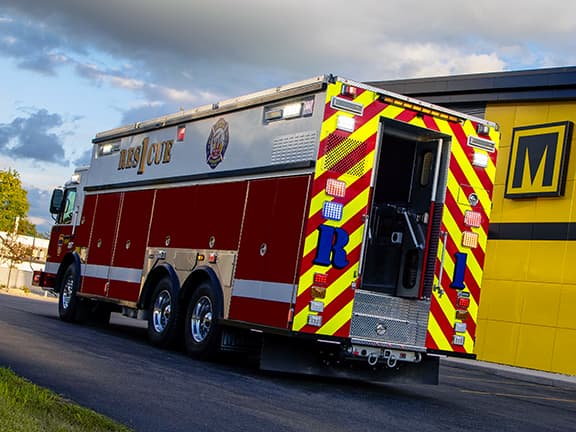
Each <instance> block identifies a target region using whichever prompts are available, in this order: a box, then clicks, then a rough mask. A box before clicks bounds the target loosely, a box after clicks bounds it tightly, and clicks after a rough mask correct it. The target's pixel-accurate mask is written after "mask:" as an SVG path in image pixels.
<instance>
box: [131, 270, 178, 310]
mask: <svg viewBox="0 0 576 432" xmlns="http://www.w3.org/2000/svg"><path fill="white" fill-rule="evenodd" d="M165 276H168V277H169V278H170V279H172V282H173V283H175V287H176V288H177V289H178V288H179V285H180V284H179V281H178V277H177V276H176V273H175V272H174V269H172V267H169V266H163V265H161V266H158V267H156V268H154V270H152V271H151V272H150V273H149V274H148V277H147V278H146V282H144V288H143V289H142V294H141V295H140V301H139V302H138V307H139V308H140V309H144V310H146V309H148V306H150V300H151V299H152V294H153V292H154V287H156V284H157V283H158V282H159V281H160V279H162V278H163V277H165Z"/></svg>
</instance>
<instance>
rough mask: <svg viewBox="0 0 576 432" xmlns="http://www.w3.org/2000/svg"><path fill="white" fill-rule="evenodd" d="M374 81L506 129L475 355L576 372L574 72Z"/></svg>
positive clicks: (514, 363)
mask: <svg viewBox="0 0 576 432" xmlns="http://www.w3.org/2000/svg"><path fill="white" fill-rule="evenodd" d="M371 84H372V85H376V86H380V87H383V88H386V89H387V90H392V91H396V92H398V93H402V94H405V95H408V96H413V97H417V98H419V99H424V100H427V101H430V102H433V103H436V104H439V105H444V106H447V107H450V108H453V109H456V110H459V111H464V112H467V113H469V114H474V115H477V116H479V117H485V118H487V119H489V120H492V121H495V122H497V123H498V124H499V125H500V129H501V133H502V136H501V143H500V149H499V153H498V162H497V165H496V169H497V171H496V182H495V187H494V191H493V197H494V203H493V210H492V216H491V224H490V230H489V235H488V247H487V256H486V266H485V273H484V281H483V284H482V294H481V299H480V310H479V318H478V330H477V331H478V332H477V341H476V354H477V356H478V359H480V360H485V361H491V362H496V363H502V364H508V365H513V366H520V367H527V368H532V369H539V370H544V371H552V372H559V373H564V374H570V375H576V360H575V359H576V148H574V146H575V143H574V139H575V136H574V133H573V125H574V123H576V67H570V68H555V69H541V70H531V71H520V72H502V73H489V74H474V75H461V76H452V77H440V78H424V79H414V80H401V81H380V82H373V83H371Z"/></svg>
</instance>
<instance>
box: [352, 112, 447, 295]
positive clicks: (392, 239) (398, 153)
mask: <svg viewBox="0 0 576 432" xmlns="http://www.w3.org/2000/svg"><path fill="white" fill-rule="evenodd" d="M380 137H381V138H380V140H381V146H380V149H379V161H378V170H377V173H376V178H375V182H374V194H373V201H372V210H371V214H370V223H369V230H368V233H367V242H366V248H365V254H364V271H363V277H362V289H363V290H367V291H375V292H379V293H383V294H387V295H391V296H397V297H408V298H422V297H429V296H430V293H431V289H432V280H433V272H434V260H435V257H436V251H437V248H438V236H439V230H440V219H441V209H442V204H443V200H444V196H443V194H442V193H439V192H438V191H443V190H444V185H445V183H446V173H447V169H446V163H447V156H448V153H449V145H450V140H449V137H447V136H445V135H442V134H439V133H437V132H434V131H430V130H427V129H422V128H417V127H414V126H410V125H406V124H405V123H400V122H397V121H394V120H383V122H382V128H381V134H380Z"/></svg>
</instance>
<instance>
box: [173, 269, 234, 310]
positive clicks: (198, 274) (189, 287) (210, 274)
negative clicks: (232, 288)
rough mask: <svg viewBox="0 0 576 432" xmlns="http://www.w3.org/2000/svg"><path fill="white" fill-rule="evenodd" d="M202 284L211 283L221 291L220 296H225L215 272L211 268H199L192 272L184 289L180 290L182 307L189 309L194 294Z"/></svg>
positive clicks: (183, 286)
mask: <svg viewBox="0 0 576 432" xmlns="http://www.w3.org/2000/svg"><path fill="white" fill-rule="evenodd" d="M202 282H210V283H211V284H212V285H214V287H215V288H216V289H217V290H218V291H219V293H220V295H221V296H223V292H222V286H221V285H220V281H219V280H218V277H217V276H216V274H215V273H214V270H212V269H211V268H209V267H204V268H199V269H198V270H196V271H194V272H192V273H191V274H190V275H189V276H188V278H187V279H186V281H185V282H184V284H183V285H182V289H181V290H180V305H181V306H180V307H183V308H187V307H188V303H189V302H190V298H191V297H192V294H194V291H195V290H196V288H197V287H198V286H199V285H200V284H201V283H202Z"/></svg>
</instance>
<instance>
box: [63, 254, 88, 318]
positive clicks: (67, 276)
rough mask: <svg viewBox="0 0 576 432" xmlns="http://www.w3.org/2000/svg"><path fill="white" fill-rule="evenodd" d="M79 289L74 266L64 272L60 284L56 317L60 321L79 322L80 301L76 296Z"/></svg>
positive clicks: (78, 280)
mask: <svg viewBox="0 0 576 432" xmlns="http://www.w3.org/2000/svg"><path fill="white" fill-rule="evenodd" d="M79 287H80V278H79V276H78V272H77V271H76V267H75V266H74V264H70V265H69V266H68V267H67V268H66V270H65V271H64V275H63V276H62V280H61V282H60V297H59V298H58V315H59V316H60V319H61V320H62V321H66V322H75V321H79V320H80V318H81V317H80V316H79V315H80V311H81V306H82V305H81V304H80V303H81V301H82V300H81V299H80V298H79V297H78V296H77V295H76V294H77V293H78V289H79Z"/></svg>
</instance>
